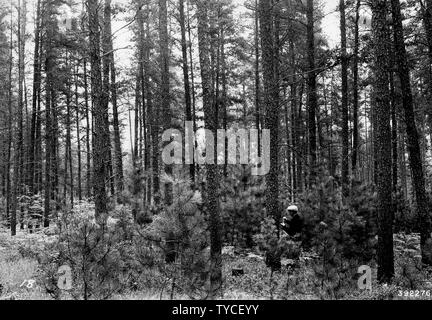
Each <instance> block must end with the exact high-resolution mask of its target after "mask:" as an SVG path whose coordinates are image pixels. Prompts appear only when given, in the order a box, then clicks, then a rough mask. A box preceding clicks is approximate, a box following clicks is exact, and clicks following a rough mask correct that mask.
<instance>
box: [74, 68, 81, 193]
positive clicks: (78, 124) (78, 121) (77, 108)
mask: <svg viewBox="0 0 432 320" xmlns="http://www.w3.org/2000/svg"><path fill="white" fill-rule="evenodd" d="M75 74H76V75H75V112H76V138H77V155H78V170H77V175H78V181H77V182H78V185H77V193H78V200H79V201H81V200H82V181H81V180H82V178H81V170H82V165H81V112H80V105H79V94H78V67H76V68H75Z"/></svg>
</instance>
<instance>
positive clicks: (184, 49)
mask: <svg viewBox="0 0 432 320" xmlns="http://www.w3.org/2000/svg"><path fill="white" fill-rule="evenodd" d="M184 1H185V0H179V13H180V32H181V48H182V59H183V61H182V63H183V82H184V95H185V105H186V121H189V122H192V121H193V117H192V98H191V90H190V82H189V63H188V53H187V40H186V22H185V21H186V20H185V10H184ZM194 158H195V157H194ZM189 177H190V179H191V185H192V188H193V189H194V188H195V160H193V163H192V165H190V166H189Z"/></svg>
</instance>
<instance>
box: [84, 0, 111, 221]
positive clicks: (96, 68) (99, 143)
mask: <svg viewBox="0 0 432 320" xmlns="http://www.w3.org/2000/svg"><path fill="white" fill-rule="evenodd" d="M87 7H88V15H89V37H90V64H91V88H92V101H93V110H92V111H93V119H94V129H93V140H94V149H93V189H94V198H95V216H96V221H98V222H102V224H104V223H105V221H106V220H105V219H106V216H107V214H108V209H107V195H106V189H105V181H106V178H107V172H106V170H107V165H106V161H107V159H108V156H107V153H108V152H109V150H108V148H107V145H108V143H107V141H109V132H107V127H106V114H107V109H106V105H105V104H104V101H103V94H102V90H103V89H102V78H101V57H100V30H99V12H98V7H99V4H98V1H97V0H87Z"/></svg>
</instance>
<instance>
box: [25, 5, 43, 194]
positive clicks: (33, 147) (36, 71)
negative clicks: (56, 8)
mask: <svg viewBox="0 0 432 320" xmlns="http://www.w3.org/2000/svg"><path fill="white" fill-rule="evenodd" d="M40 25H41V0H38V2H37V9H36V20H35V40H34V42H35V47H34V64H33V97H32V114H31V129H30V143H29V150H28V155H29V164H28V172H27V178H28V180H27V184H28V186H29V189H30V192H31V193H32V194H36V193H37V192H38V191H39V189H38V188H35V184H36V185H37V183H36V181H35V166H37V164H36V153H37V152H38V150H37V144H38V143H37V141H36V136H37V118H38V117H39V114H38V109H39V105H40V104H39V103H38V102H39V101H40V93H41V90H40V87H41V61H40V27H41V26H40Z"/></svg>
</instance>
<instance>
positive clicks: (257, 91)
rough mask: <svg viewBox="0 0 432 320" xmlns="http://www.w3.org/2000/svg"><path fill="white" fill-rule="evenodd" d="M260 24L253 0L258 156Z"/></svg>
mask: <svg viewBox="0 0 432 320" xmlns="http://www.w3.org/2000/svg"><path fill="white" fill-rule="evenodd" d="M259 33H260V26H259V6H258V0H255V36H254V41H255V127H256V129H257V130H258V157H261V106H260V95H261V79H260V67H259V66H260V46H259V42H260V36H259Z"/></svg>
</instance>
